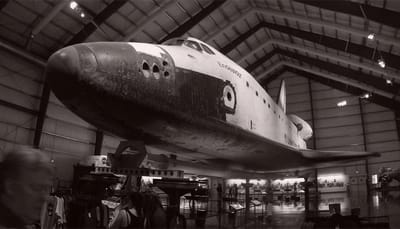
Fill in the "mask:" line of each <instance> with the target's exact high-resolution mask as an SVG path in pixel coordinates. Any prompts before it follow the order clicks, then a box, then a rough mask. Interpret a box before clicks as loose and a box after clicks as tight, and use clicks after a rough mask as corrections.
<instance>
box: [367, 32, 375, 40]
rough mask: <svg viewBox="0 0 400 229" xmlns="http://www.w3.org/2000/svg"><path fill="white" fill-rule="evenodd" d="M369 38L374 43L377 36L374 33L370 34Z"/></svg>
mask: <svg viewBox="0 0 400 229" xmlns="http://www.w3.org/2000/svg"><path fill="white" fill-rule="evenodd" d="M367 37H368V39H369V40H371V41H372V40H374V39H375V34H374V33H370V34H368V36H367Z"/></svg>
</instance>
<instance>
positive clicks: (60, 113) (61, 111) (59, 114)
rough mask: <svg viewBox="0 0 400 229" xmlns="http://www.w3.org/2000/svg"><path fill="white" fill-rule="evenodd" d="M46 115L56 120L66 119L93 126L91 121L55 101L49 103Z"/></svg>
mask: <svg viewBox="0 0 400 229" xmlns="http://www.w3.org/2000/svg"><path fill="white" fill-rule="evenodd" d="M46 115H47V116H49V117H51V118H53V119H56V120H57V119H58V120H64V121H66V122H69V123H73V124H75V125H78V126H82V127H87V128H93V127H92V126H91V125H90V124H89V123H87V122H86V121H84V120H82V119H81V118H79V117H78V116H77V115H75V114H74V113H72V112H71V111H70V110H68V108H66V107H63V106H59V105H56V104H54V103H49V106H48V107H47V113H46Z"/></svg>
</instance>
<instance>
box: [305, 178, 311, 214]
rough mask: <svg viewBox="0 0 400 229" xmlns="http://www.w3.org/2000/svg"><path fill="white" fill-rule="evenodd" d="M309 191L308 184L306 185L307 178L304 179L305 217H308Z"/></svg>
mask: <svg viewBox="0 0 400 229" xmlns="http://www.w3.org/2000/svg"><path fill="white" fill-rule="evenodd" d="M309 203H310V189H309V184H308V178H307V177H306V178H304V210H305V213H306V216H309V215H310V206H309Z"/></svg>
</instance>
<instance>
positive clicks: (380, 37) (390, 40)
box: [256, 9, 400, 47]
mask: <svg viewBox="0 0 400 229" xmlns="http://www.w3.org/2000/svg"><path fill="white" fill-rule="evenodd" d="M256 12H258V13H262V14H265V15H266V16H274V17H279V18H282V19H287V20H289V21H298V22H303V23H307V24H311V25H314V26H320V27H325V28H330V29H334V30H340V31H342V32H346V33H349V34H353V35H357V36H360V37H364V38H366V37H367V36H368V35H369V34H370V31H365V30H362V29H356V28H352V27H350V26H346V25H340V24H336V23H333V22H329V21H323V20H321V19H317V18H316V19H313V18H309V17H305V16H301V15H297V14H293V13H288V12H282V11H279V10H272V9H256ZM376 39H377V41H379V43H383V44H387V45H394V46H397V47H400V39H398V38H396V37H390V36H386V35H384V34H376ZM343 47H345V46H343Z"/></svg>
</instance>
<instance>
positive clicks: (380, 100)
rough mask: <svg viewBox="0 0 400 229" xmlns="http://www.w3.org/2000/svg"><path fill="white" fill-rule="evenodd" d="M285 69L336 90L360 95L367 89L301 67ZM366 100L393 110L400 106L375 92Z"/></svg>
mask: <svg viewBox="0 0 400 229" xmlns="http://www.w3.org/2000/svg"><path fill="white" fill-rule="evenodd" d="M286 70H287V71H289V72H292V73H295V74H297V75H300V76H303V77H306V78H308V79H310V80H313V81H316V82H318V83H321V84H324V85H327V86H329V87H332V88H335V89H337V90H340V91H343V92H347V93H350V94H352V95H354V96H360V95H361V94H363V93H366V92H368V91H365V90H362V89H360V88H358V87H354V86H350V85H347V84H345V83H341V82H337V81H332V80H330V79H327V78H323V77H320V76H319V74H318V73H312V72H308V71H303V70H301V69H297V68H294V67H291V66H289V67H287V68H286ZM368 101H370V102H373V103H376V104H379V105H381V106H384V107H387V108H389V109H392V110H395V111H396V110H398V109H399V107H400V103H399V102H397V101H394V100H391V99H387V98H386V97H384V96H380V95H377V94H374V95H373V96H372V97H370V98H368Z"/></svg>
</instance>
